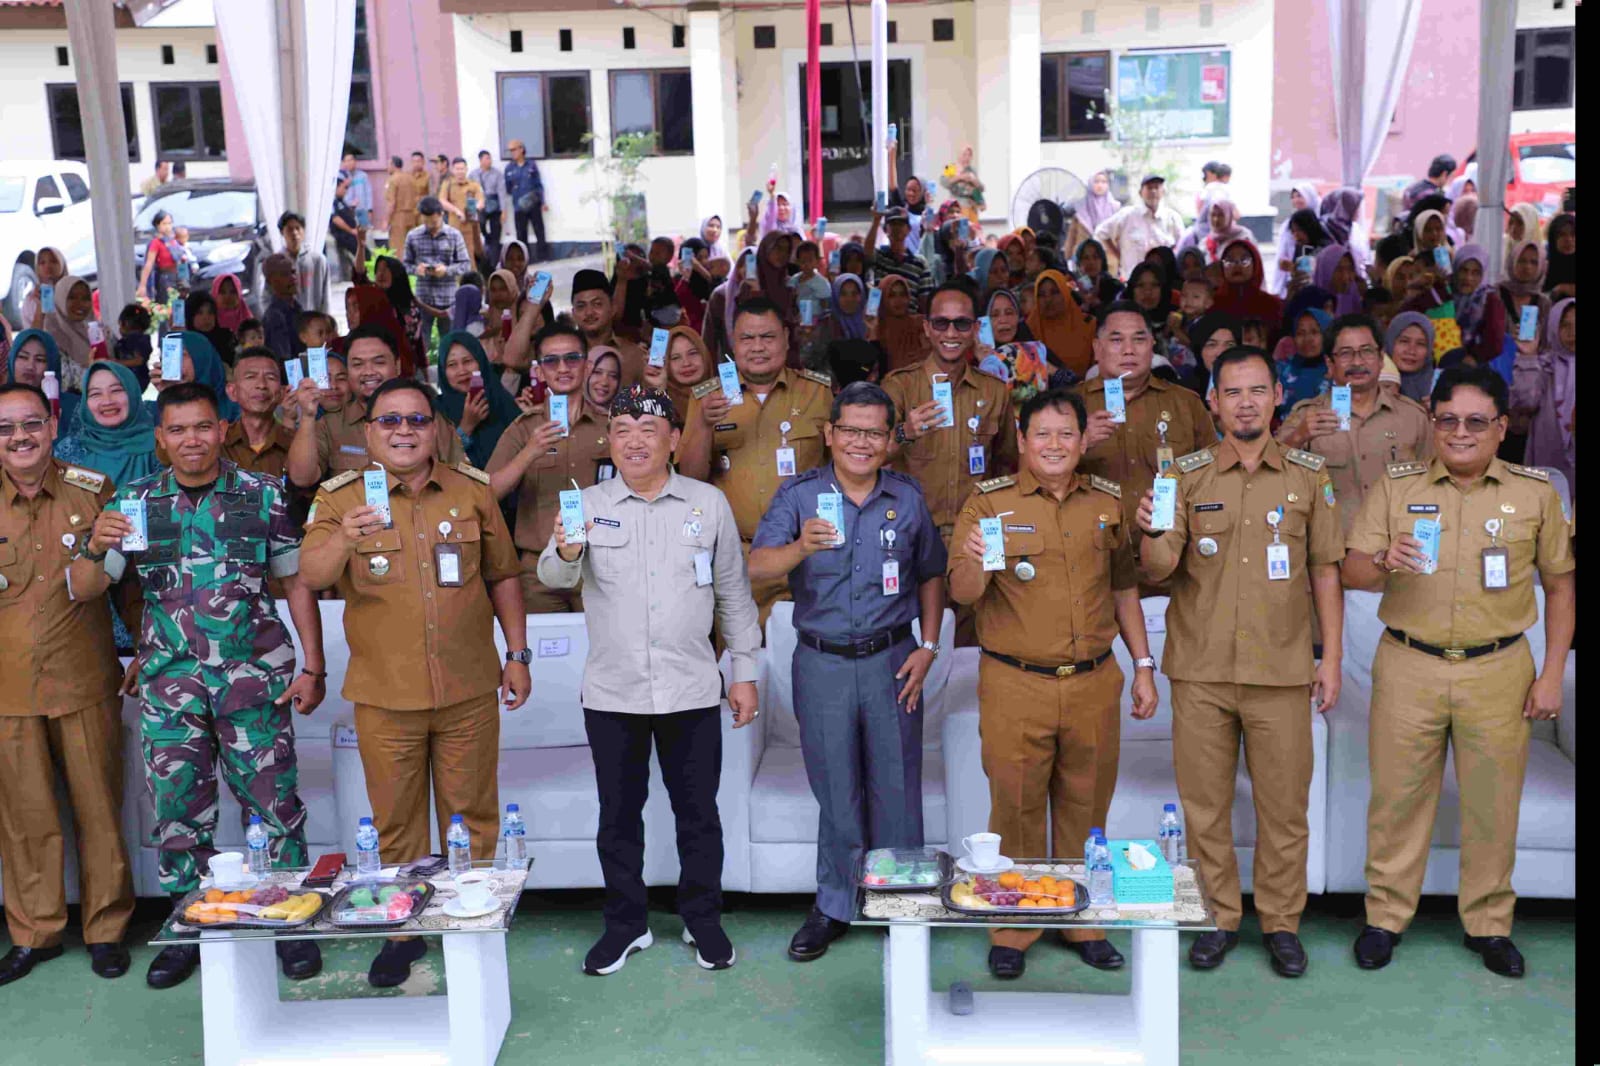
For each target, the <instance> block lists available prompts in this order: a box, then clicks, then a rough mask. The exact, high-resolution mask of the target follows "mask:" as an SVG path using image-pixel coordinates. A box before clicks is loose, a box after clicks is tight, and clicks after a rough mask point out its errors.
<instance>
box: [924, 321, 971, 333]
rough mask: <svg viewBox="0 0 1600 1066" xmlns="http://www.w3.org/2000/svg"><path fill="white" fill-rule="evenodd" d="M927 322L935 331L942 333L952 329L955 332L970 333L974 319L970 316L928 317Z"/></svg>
mask: <svg viewBox="0 0 1600 1066" xmlns="http://www.w3.org/2000/svg"><path fill="white" fill-rule="evenodd" d="M928 324H929V325H930V326H932V327H933V331H934V332H935V333H944V332H946V331H947V330H952V329H953V330H955V331H956V332H957V333H970V332H972V327H973V325H974V324H975V320H974V319H971V318H930V319H928Z"/></svg>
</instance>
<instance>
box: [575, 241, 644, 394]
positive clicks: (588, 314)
mask: <svg viewBox="0 0 1600 1066" xmlns="http://www.w3.org/2000/svg"><path fill="white" fill-rule="evenodd" d="M614 310H615V308H614V301H613V300H612V298H611V282H610V281H608V280H606V276H605V275H604V274H603V273H601V272H600V271H598V270H580V271H578V272H577V273H576V274H574V275H572V321H573V322H575V323H577V326H578V328H579V329H581V330H583V339H584V340H586V341H588V342H589V344H588V346H589V347H590V348H594V347H596V346H599V345H604V346H605V347H607V348H615V349H616V350H617V361H618V362H619V363H621V364H622V368H621V375H622V380H621V381H620V382H619V383H618V385H617V391H618V392H621V391H623V390H624V389H627V388H629V387H631V386H634V385H637V384H639V383H640V382H641V381H643V380H644V368H645V363H646V359H645V353H644V349H643V348H640V347H639V346H638V345H637V344H635V343H633V342H632V341H630V340H628V339H627V338H626V337H619V336H617V333H616V330H615V328H614V327H613V322H612V315H613V313H614Z"/></svg>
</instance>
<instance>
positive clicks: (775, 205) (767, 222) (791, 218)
mask: <svg viewBox="0 0 1600 1066" xmlns="http://www.w3.org/2000/svg"><path fill="white" fill-rule="evenodd" d="M775 233H787V234H789V235H791V236H794V237H797V238H799V239H801V240H804V239H805V230H804V229H803V228H802V227H801V225H800V220H799V219H798V218H797V217H796V216H795V209H794V200H792V199H791V198H790V197H789V194H788V193H787V192H785V191H784V190H782V189H777V190H774V191H773V193H772V195H771V196H769V197H767V206H766V208H765V210H764V211H763V212H762V216H761V238H762V240H765V239H766V238H767V237H769V236H771V235H772V234H775ZM746 239H747V240H748V239H749V238H746Z"/></svg>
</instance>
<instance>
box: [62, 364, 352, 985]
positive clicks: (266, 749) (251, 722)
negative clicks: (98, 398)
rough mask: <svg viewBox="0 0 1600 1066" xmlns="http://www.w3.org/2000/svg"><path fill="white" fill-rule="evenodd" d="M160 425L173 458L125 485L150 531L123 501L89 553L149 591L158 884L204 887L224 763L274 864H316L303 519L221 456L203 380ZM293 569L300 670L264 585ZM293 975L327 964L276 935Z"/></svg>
mask: <svg viewBox="0 0 1600 1066" xmlns="http://www.w3.org/2000/svg"><path fill="white" fill-rule="evenodd" d="M156 412H157V413H156V418H157V428H156V438H157V440H158V442H159V443H160V444H161V446H162V447H163V448H164V449H165V450H166V453H167V454H168V455H169V456H171V457H172V467H171V468H170V469H167V470H162V471H161V472H159V473H156V474H152V475H150V476H148V477H144V478H140V479H138V480H136V481H133V482H130V483H129V484H128V485H126V486H124V488H123V489H122V491H121V492H120V493H119V495H120V496H122V497H126V498H137V499H142V500H144V501H145V509H146V541H147V546H146V547H144V548H143V549H141V550H137V551H134V550H129V551H127V552H126V553H124V552H123V551H122V549H121V545H122V538H123V537H124V536H126V535H127V534H129V533H130V532H132V531H133V527H132V524H131V523H130V522H129V520H128V519H127V518H126V517H125V516H124V515H122V514H121V513H120V511H119V510H117V509H111V508H108V509H107V510H105V511H102V512H101V514H100V517H99V518H98V519H96V522H95V530H94V536H93V537H92V538H91V541H90V557H91V558H94V557H96V556H99V557H101V558H103V560H104V564H103V565H104V566H105V569H106V573H107V574H108V575H109V576H110V577H111V578H112V579H113V580H118V579H120V578H121V577H122V576H123V573H124V571H125V570H126V568H127V565H128V563H130V562H131V563H132V564H133V568H134V570H135V571H136V572H137V577H138V581H139V584H140V586H141V588H142V590H143V594H144V621H143V625H142V627H141V629H142V632H141V634H140V637H139V654H138V656H137V658H136V659H135V666H134V667H132V668H130V670H129V682H130V684H131V682H132V681H133V680H134V678H135V676H136V677H137V682H138V686H139V691H140V695H141V697H142V699H143V702H144V712H143V715H142V719H141V733H142V735H143V748H144V758H145V767H146V772H147V773H148V775H149V777H148V779H149V786H150V793H151V797H152V799H153V800H154V803H155V816H156V828H155V837H156V840H157V842H158V844H159V847H160V849H161V853H160V859H159V866H158V869H159V873H160V877H161V887H162V888H163V889H165V890H166V891H167V892H169V893H172V894H173V895H174V896H181V895H183V894H184V893H187V892H189V891H190V890H192V889H194V888H196V887H197V886H198V885H199V881H200V873H201V871H202V869H203V867H204V866H205V865H206V864H208V863H209V862H210V859H211V856H213V855H215V854H216V851H217V849H216V848H215V846H214V845H213V835H214V833H215V831H216V825H217V782H216V768H217V766H218V765H219V764H220V766H221V769H222V777H223V779H224V780H225V781H226V782H227V783H228V787H229V788H230V789H232V790H233V794H234V796H235V797H237V798H238V800H239V804H240V806H241V807H243V808H244V813H245V815H246V816H249V815H252V814H256V815H260V816H261V821H262V823H263V824H264V825H265V826H266V828H267V834H268V837H269V839H270V843H269V848H270V851H271V855H272V862H273V865H274V866H304V865H306V864H307V861H308V860H307V855H306V838H305V820H306V812H305V808H304V806H302V805H301V803H300V797H299V795H298V794H297V792H296V778H297V773H296V767H295V753H294V730H293V727H292V726H291V725H290V719H289V706H290V704H291V703H292V704H293V705H294V707H295V709H296V710H298V711H299V712H300V713H302V714H309V713H310V712H311V711H312V710H313V709H314V708H315V707H316V706H317V704H319V703H321V702H322V697H323V688H324V686H323V679H324V678H325V677H326V676H327V675H326V672H325V667H324V665H323V657H322V625H321V619H320V616H319V614H318V613H317V604H316V600H315V598H314V597H313V595H312V593H311V592H310V591H309V590H308V589H306V588H304V587H303V586H302V585H301V584H300V582H299V581H298V580H295V574H296V572H297V571H298V569H299V556H300V545H299V538H298V531H297V530H296V529H295V527H294V523H293V521H292V520H291V518H290V516H289V508H288V496H287V494H286V493H285V491H284V487H283V482H282V481H280V480H279V479H277V478H275V477H271V476H269V475H265V474H252V473H249V472H247V471H244V470H241V469H240V468H239V467H238V466H237V465H235V464H234V463H232V462H229V461H228V460H226V459H223V458H222V442H223V439H224V437H225V435H226V433H227V428H228V426H227V423H226V422H224V421H222V420H221V419H220V418H219V417H218V416H217V401H216V396H215V395H214V394H213V393H212V392H211V390H210V389H209V388H207V387H206V386H204V385H199V384H194V383H189V384H184V385H175V386H172V387H171V388H168V389H166V390H165V391H163V392H162V394H161V397H160V398H159V399H158V400H157V402H156ZM269 574H270V575H271V576H273V577H276V578H279V579H280V580H282V581H283V582H284V586H285V591H286V595H287V598H288V601H289V612H290V614H291V616H292V617H293V619H294V623H295V629H296V630H297V631H298V632H299V634H300V638H301V643H302V645H303V646H304V647H305V649H306V667H305V669H304V670H302V671H301V674H300V676H298V677H296V676H294V659H295V653H294V645H293V644H292V643H291V642H290V639H289V632H288V630H287V629H286V628H284V625H283V622H282V621H281V620H280V619H279V618H278V614H277V610H276V608H275V607H274V605H273V601H272V599H271V598H270V596H268V595H267V593H266V591H265V589H266V580H267V577H268V575H269ZM278 946H279V951H278V954H279V956H280V958H281V959H282V962H283V970H284V973H285V975H287V976H290V977H309V976H311V975H312V974H315V973H316V972H317V971H318V970H320V969H321V957H320V955H319V954H318V952H317V950H316V946H315V944H313V943H312V942H310V941H280V942H279V945H278ZM197 958H198V949H196V948H195V947H193V946H190V945H180V946H173V947H169V948H167V949H165V950H163V951H162V952H161V953H160V954H159V955H157V956H156V959H155V961H154V962H153V963H152V964H151V966H150V972H149V975H148V981H149V983H150V985H151V986H152V987H156V988H169V987H171V986H172V985H175V984H178V983H180V982H181V981H183V980H184V979H185V978H187V977H188V976H189V974H190V973H192V972H193V970H194V965H195V962H196V961H197Z"/></svg>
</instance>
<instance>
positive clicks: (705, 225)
mask: <svg viewBox="0 0 1600 1066" xmlns="http://www.w3.org/2000/svg"><path fill="white" fill-rule="evenodd" d="M700 239H701V240H702V241H705V242H706V248H707V249H708V252H707V255H706V258H708V259H726V258H728V246H727V245H726V244H723V243H722V216H721V215H710V216H708V217H706V218H705V219H703V220H702V221H701V223H700Z"/></svg>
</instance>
